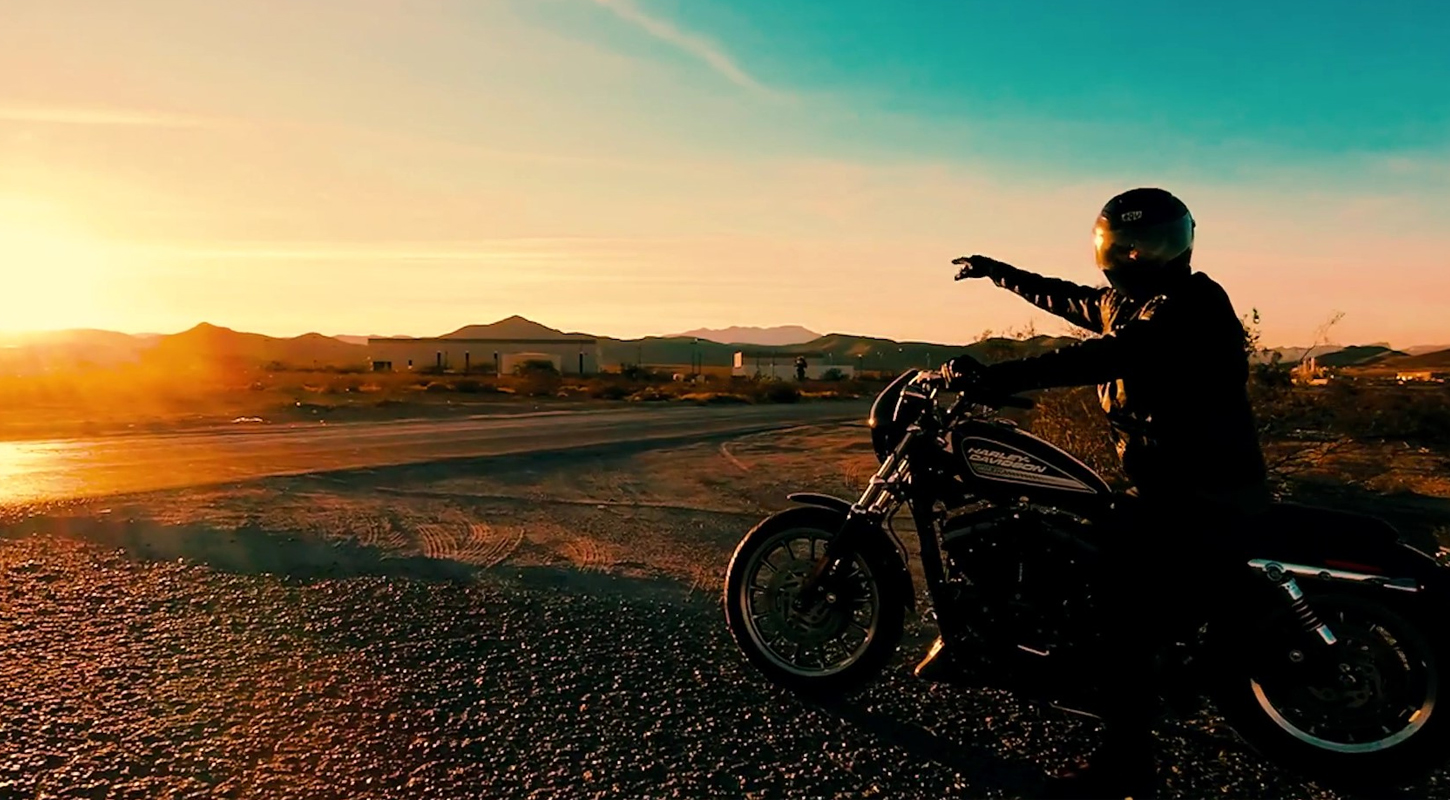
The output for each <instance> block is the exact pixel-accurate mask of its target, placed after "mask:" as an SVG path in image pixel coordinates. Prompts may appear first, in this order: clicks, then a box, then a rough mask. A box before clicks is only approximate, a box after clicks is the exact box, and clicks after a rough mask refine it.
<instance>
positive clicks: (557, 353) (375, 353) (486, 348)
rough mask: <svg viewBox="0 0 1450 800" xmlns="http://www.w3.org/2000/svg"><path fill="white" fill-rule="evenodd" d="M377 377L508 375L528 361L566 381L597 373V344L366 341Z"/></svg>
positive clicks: (578, 340) (582, 340)
mask: <svg viewBox="0 0 1450 800" xmlns="http://www.w3.org/2000/svg"><path fill="white" fill-rule="evenodd" d="M368 359H369V361H370V362H371V363H372V368H373V371H375V372H408V371H416V370H425V369H431V370H436V371H440V372H497V373H498V374H502V375H508V374H511V373H512V372H513V371H514V370H515V369H516V368H517V367H518V366H519V365H521V364H524V363H526V362H529V361H548V362H550V363H552V364H553V365H554V368H555V369H557V370H558V371H559V372H561V373H563V374H566V375H590V374H593V373H595V372H598V371H599V343H598V342H597V341H596V340H594V339H590V338H587V337H568V338H560V339H450V338H447V337H439V338H426V339H425V338H418V339H408V338H396V339H369V340H368Z"/></svg>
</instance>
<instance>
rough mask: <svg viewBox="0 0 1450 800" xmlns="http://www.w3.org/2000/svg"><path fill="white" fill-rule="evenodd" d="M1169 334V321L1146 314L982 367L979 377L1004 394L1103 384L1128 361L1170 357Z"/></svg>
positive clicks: (1122, 370)
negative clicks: (1035, 352) (1082, 337)
mask: <svg viewBox="0 0 1450 800" xmlns="http://www.w3.org/2000/svg"><path fill="white" fill-rule="evenodd" d="M1173 333H1174V331H1173V329H1172V324H1171V322H1167V321H1164V320H1162V319H1161V318H1154V317H1151V316H1150V317H1148V318H1146V319H1138V320H1134V321H1133V322H1130V323H1128V324H1127V325H1124V326H1123V327H1122V328H1119V329H1118V330H1117V331H1114V332H1112V333H1108V334H1106V335H1104V336H1102V337H1100V338H1097V339H1088V340H1086V341H1082V342H1078V343H1077V344H1073V345H1068V346H1067V347H1064V348H1062V349H1060V350H1054V351H1052V352H1051V353H1043V354H1042V355H1040V356H1033V357H1031V358H1019V359H1016V360H1013V361H1003V362H1001V363H998V364H993V365H991V366H989V367H987V368H986V375H985V377H986V380H987V382H988V384H989V385H991V386H992V387H993V389H995V390H997V391H999V392H1002V393H1004V394H1015V393H1017V392H1025V391H1028V390H1029V389H1048V388H1051V387H1054V386H1085V385H1090V384H1096V383H1106V382H1108V381H1112V380H1116V379H1118V378H1121V377H1124V373H1125V371H1127V370H1128V369H1130V368H1132V366H1133V365H1143V364H1162V363H1164V361H1165V360H1166V359H1168V358H1170V357H1171V356H1172V353H1171V349H1172V347H1173V342H1174V341H1175V339H1174V337H1173V335H1172V334H1173ZM1139 368H1141V366H1140V367H1139Z"/></svg>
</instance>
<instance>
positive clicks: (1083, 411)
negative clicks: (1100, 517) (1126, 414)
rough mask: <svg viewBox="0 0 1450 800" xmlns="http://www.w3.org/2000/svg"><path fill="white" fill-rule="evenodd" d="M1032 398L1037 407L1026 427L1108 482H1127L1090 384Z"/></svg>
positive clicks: (1105, 418)
mask: <svg viewBox="0 0 1450 800" xmlns="http://www.w3.org/2000/svg"><path fill="white" fill-rule="evenodd" d="M1035 399H1036V401H1037V407H1036V408H1034V409H1033V410H1032V412H1031V414H1029V415H1028V421H1027V427H1028V429H1030V430H1031V431H1032V432H1033V433H1035V434H1037V435H1038V436H1041V437H1042V438H1044V439H1046V440H1047V441H1049V442H1052V443H1053V444H1055V445H1057V446H1058V447H1061V448H1062V449H1064V450H1066V451H1068V452H1069V453H1072V454H1073V455H1074V456H1077V457H1078V458H1079V459H1080V460H1081V461H1082V462H1083V463H1084V464H1087V465H1088V466H1090V467H1092V468H1093V469H1094V470H1096V471H1097V472H1098V474H1100V475H1102V476H1103V478H1104V479H1105V480H1107V481H1108V482H1109V483H1123V482H1125V481H1126V478H1125V477H1124V476H1123V470H1122V465H1121V464H1120V463H1119V461H1118V451H1117V448H1116V446H1115V445H1114V443H1113V435H1112V429H1111V428H1109V427H1108V421H1107V416H1106V415H1105V414H1104V413H1103V408H1102V405H1101V404H1100V402H1099V401H1098V396H1097V391H1096V390H1095V389H1094V388H1093V387H1091V386H1074V387H1071V388H1067V389H1052V390H1049V391H1046V392H1041V393H1039V394H1038V396H1037V397H1036V398H1035Z"/></svg>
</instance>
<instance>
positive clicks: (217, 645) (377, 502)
mask: <svg viewBox="0 0 1450 800" xmlns="http://www.w3.org/2000/svg"><path fill="white" fill-rule="evenodd" d="M857 438H859V436H858V434H857V433H855V432H850V431H848V432H846V433H844V434H842V435H841V436H839V437H837V438H836V439H829V438H825V439H823V438H822V437H821V436H820V435H819V432H811V431H805V432H802V433H801V434H800V437H799V440H798V441H795V442H794V443H792V440H790V439H789V438H788V437H781V436H775V437H773V438H770V439H768V440H767V439H762V438H759V437H757V438H753V439H747V440H742V441H740V442H737V443H735V444H733V445H731V446H730V447H729V448H726V447H722V446H720V445H718V444H709V445H700V446H695V447H688V448H683V449H677V450H671V451H663V450H650V449H647V448H646V449H642V450H639V451H637V452H628V453H620V452H612V453H605V454H593V455H589V454H575V455H571V456H568V457H562V456H550V457H541V458H532V457H530V458H517V459H505V460H494V461H490V462H488V463H487V464H484V463H469V464H466V465H464V467H466V468H460V467H459V466H458V465H453V466H450V467H447V468H444V467H437V468H434V467H409V468H405V469H394V470H373V471H367V472H366V473H365V474H347V475H333V476H315V477H313V478H288V479H275V480H269V481H262V482H254V483H248V484H241V485H237V486H234V487H224V488H218V489H210V490H206V491H190V492H182V493H172V494H167V495H156V496H148V497H143V498H113V499H112V500H108V501H106V503H104V504H103V505H104V506H105V507H101V506H100V505H90V506H86V505H79V506H71V507H64V506H53V507H50V508H46V509H34V508H32V509H29V510H24V509H21V510H18V511H16V510H12V511H14V512H15V514H16V516H12V517H5V516H4V515H0V800H8V798H61V797H92V798H164V797H257V798H304V797H305V798H332V797H338V798H342V797H347V798H352V797H362V798H392V797H399V798H402V797H407V798H453V797H460V798H462V797H469V798H473V797H508V798H515V797H521V798H553V797H559V798H598V797H611V798H613V797H618V798H639V797H649V798H654V797H731V798H836V797H851V798H856V797H861V798H866V797H882V798H917V797H921V798H940V797H1031V796H1033V794H1034V793H1035V792H1036V791H1037V790H1038V788H1039V787H1040V785H1041V778H1040V775H1041V769H1042V768H1043V767H1050V766H1054V765H1057V764H1060V763H1062V762H1064V761H1065V760H1068V759H1071V758H1074V757H1077V756H1079V755H1081V754H1083V753H1085V752H1087V751H1089V750H1090V749H1091V748H1092V747H1093V746H1094V745H1095V743H1096V737H1097V731H1096V729H1095V727H1094V726H1093V725H1092V724H1090V723H1088V722H1086V721H1083V720H1081V719H1080V718H1076V717H1072V716H1069V715H1066V714H1064V713H1062V712H1058V711H1054V710H1052V709H1050V708H1045V707H1042V706H1039V705H1035V704H1030V703H1024V702H1019V701H1017V700H1016V699H1014V698H1013V697H1012V696H1010V695H1007V694H1005V693H1001V692H993V691H984V690H983V691H967V690H961V689H955V688H950V687H933V686H929V685H925V684H923V683H921V682H919V681H916V680H915V679H913V678H912V677H911V676H910V674H909V663H908V662H909V661H910V660H914V659H915V658H916V657H917V656H919V654H920V653H921V652H922V651H923V649H924V647H923V643H924V642H925V641H926V640H927V639H928V638H929V637H930V635H931V632H930V631H929V630H928V629H926V628H924V627H923V626H922V625H920V624H917V623H915V622H914V621H913V622H910V623H909V627H910V630H909V637H908V639H909V641H908V644H907V646H906V647H905V648H904V649H903V655H902V657H901V658H900V659H899V660H898V663H896V664H894V665H892V667H891V668H890V669H889V670H888V674H887V675H886V676H885V677H884V679H883V680H882V681H881V682H880V683H879V684H878V685H876V686H874V687H873V688H872V689H870V690H869V691H868V692H867V693H865V694H864V695H863V696H861V697H858V698H854V699H852V700H850V701H849V702H842V703H840V704H837V705H833V706H830V707H819V706H811V705H805V704H803V703H802V702H801V701H800V700H798V699H796V698H795V697H793V696H790V695H787V694H785V693H782V692H780V691H778V690H776V689H774V688H773V687H771V686H770V685H768V684H766V683H764V682H763V681H762V680H761V679H760V678H759V677H758V676H757V675H756V674H755V673H754V672H753V671H752V670H751V669H750V668H749V667H748V666H747V665H745V664H744V662H743V659H742V658H741V656H740V655H739V653H738V651H737V650H736V648H735V646H734V644H733V642H731V641H730V638H729V635H728V633H727V632H726V630H725V625H724V619H723V614H722V613H721V611H720V608H719V605H718V600H717V596H716V592H717V591H718V589H717V588H716V587H718V586H719V577H720V575H721V573H722V572H723V568H724V562H725V559H726V558H727V557H728V554H729V550H730V547H731V546H732V545H733V543H734V541H735V539H736V538H738V536H739V534H740V532H741V531H743V530H744V528H745V526H748V524H749V522H750V521H751V520H752V519H754V518H756V517H757V516H758V515H759V513H762V512H763V511H764V510H766V508H767V507H768V506H769V505H770V504H771V503H776V504H778V503H779V502H780V495H781V494H782V493H783V491H784V490H785V489H789V488H796V487H800V486H807V487H811V488H827V489H832V490H836V491H842V492H848V491H849V487H850V485H851V484H852V483H854V482H855V481H856V480H858V479H859V477H860V476H859V475H856V474H855V473H857V472H860V469H861V465H860V464H857V465H856V466H855V467H851V466H849V464H850V463H852V460H853V459H855V460H856V461H862V463H866V462H865V461H864V460H863V459H869V454H861V453H855V450H856V449H860V448H859V447H857V445H855V444H852V442H855V440H856V439H857ZM832 448H839V449H838V450H833V449H832ZM853 448H854V449H853ZM853 453H855V454H854V455H852V454H853ZM722 463H725V464H727V465H733V466H731V469H733V470H734V473H730V472H729V471H722V470H721V469H719V468H718V467H719V466H720V464H722ZM842 464H846V465H848V466H846V467H842V466H840V465H842ZM868 474H869V473H868ZM692 509H693V510H692ZM37 514H43V516H37ZM1159 742H1160V749H1159V756H1160V763H1161V768H1162V779H1163V782H1164V784H1165V787H1166V788H1165V792H1164V796H1168V797H1187V798H1202V797H1232V798H1325V799H1328V798H1334V797H1336V795H1335V794H1333V793H1331V792H1328V791H1325V790H1323V789H1320V788H1318V787H1315V786H1313V785H1310V784H1305V783H1303V782H1300V781H1298V780H1297V779H1295V778H1294V777H1293V776H1291V775H1286V774H1285V773H1283V772H1282V771H1281V770H1278V769H1276V768H1274V767H1272V766H1271V765H1268V764H1266V763H1265V762H1263V761H1262V760H1261V759H1259V758H1258V757H1257V756H1255V755H1253V754H1252V753H1250V752H1247V751H1246V750H1245V749H1244V748H1242V747H1241V746H1240V745H1239V744H1238V743H1237V742H1236V741H1235V740H1234V739H1233V738H1232V736H1231V735H1228V734H1226V733H1224V732H1222V731H1219V730H1217V729H1215V728H1214V727H1213V726H1212V724H1211V723H1210V722H1205V721H1201V720H1200V721H1186V722H1180V721H1167V722H1165V723H1163V724H1162V725H1161V726H1160V728H1159ZM1409 796H1414V797H1426V798H1450V786H1447V785H1446V783H1445V781H1444V777H1443V776H1437V777H1436V778H1435V779H1433V780H1432V781H1431V782H1429V783H1428V784H1427V785H1424V786H1421V787H1417V788H1416V789H1415V790H1414V791H1413V792H1412V793H1411V794H1410V795H1409Z"/></svg>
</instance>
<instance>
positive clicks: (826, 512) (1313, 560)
mask: <svg viewBox="0 0 1450 800" xmlns="http://www.w3.org/2000/svg"><path fill="white" fill-rule="evenodd" d="M952 395H953V393H952V392H950V391H948V387H947V385H946V382H945V380H944V379H943V377H942V376H941V375H940V374H939V373H935V372H930V371H921V370H912V371H909V372H907V373H905V374H903V375H901V376H900V377H898V378H897V379H896V380H895V381H894V382H893V383H891V384H890V385H889V386H888V387H887V388H886V389H884V390H883V391H882V392H881V394H880V395H879V396H878V397H877V398H876V401H875V403H874V405H873V406H872V409H871V416H870V420H869V425H870V429H871V438H872V443H873V446H874V449H875V452H876V456H877V458H878V460H879V462H880V467H879V469H878V470H877V471H876V473H875V475H874V476H872V478H871V479H870V482H869V484H868V485H867V486H866V488H865V490H864V491H863V493H862V494H861V496H860V497H859V498H857V499H856V500H855V501H854V502H853V501H850V500H845V499H840V498H836V497H832V496H827V495H822V494H814V493H798V494H792V495H790V496H789V497H790V499H791V500H792V501H793V502H794V503H796V504H797V505H796V506H795V507H792V508H790V509H788V510H785V511H782V512H779V513H776V514H773V515H771V516H769V517H767V518H766V519H764V520H763V521H761V522H760V523H759V524H757V525H756V526H755V527H754V528H753V529H752V530H751V531H750V532H749V533H747V534H746V536H745V537H744V538H743V539H742V540H741V541H740V543H739V545H738V546H737V547H736V549H735V553H734V555H733V557H732V558H731V560H730V566H729V569H728V571H727V576H726V582H725V588H724V605H725V612H726V618H727V622H728V624H729V628H730V631H731V634H732V635H733V637H734V639H735V641H736V643H737V644H738V645H739V647H740V649H741V650H742V651H743V653H744V655H745V656H746V658H747V659H748V660H749V662H750V663H751V664H753V665H754V666H755V667H756V668H757V669H759V671H760V672H762V673H763V674H764V675H765V676H766V677H767V678H768V679H769V680H771V681H772V682H774V683H776V684H777V685H780V686H782V687H785V688H787V689H790V690H794V691H797V692H801V693H804V694H809V695H814V696H817V697H840V696H844V695H847V694H849V693H850V692H852V691H854V690H856V689H859V688H861V687H863V686H864V685H865V684H867V683H869V682H870V681H872V680H873V679H875V678H876V677H877V676H878V675H879V674H880V673H881V672H882V670H883V669H884V668H885V667H886V665H887V664H888V663H889V662H890V661H891V659H892V658H893V657H894V655H895V654H896V651H897V649H898V647H899V645H900V642H901V640H902V638H903V630H904V620H905V615H906V614H907V613H908V612H909V611H910V612H914V611H915V609H916V590H915V586H914V583H913V577H912V573H911V571H910V570H908V567H907V564H908V561H909V557H908V551H907V549H906V547H905V546H904V544H903V542H902V540H901V538H900V537H899V536H898V535H897V533H896V531H895V527H894V526H893V524H892V523H893V521H894V520H895V518H896V515H897V512H898V511H900V510H901V509H903V508H907V509H909V514H910V518H911V520H912V522H913V523H914V526H915V530H916V533H917V538H918V539H919V540H920V547H919V553H920V572H921V574H922V576H923V579H924V583H925V588H926V592H925V594H926V597H927V599H928V600H929V601H930V605H931V611H930V612H929V614H930V615H931V616H933V617H934V618H935V621H936V623H937V626H938V628H939V630H940V635H941V640H942V641H943V642H944V643H946V645H947V646H948V647H949V648H950V649H949V652H951V653H952V654H953V661H954V666H955V668H956V669H957V671H958V673H959V675H960V677H959V678H958V679H956V680H954V681H953V682H954V683H958V684H964V685H968V686H972V685H975V686H983V687H992V688H1004V689H1009V690H1013V691H1017V692H1020V693H1025V694H1027V695H1029V696H1032V697H1036V698H1038V699H1042V700H1046V701H1049V702H1052V703H1053V704H1054V705H1057V706H1058V707H1060V708H1065V709H1068V710H1074V711H1078V712H1081V713H1085V714H1089V715H1100V713H1101V711H1102V705H1101V703H1102V702H1104V699H1105V698H1103V697H1102V696H1095V695H1094V694H1093V687H1092V686H1090V685H1089V686H1084V685H1083V683H1084V682H1083V681H1082V680H1081V676H1082V675H1083V674H1086V672H1087V671H1086V670H1085V669H1084V667H1085V665H1087V664H1088V663H1089V662H1092V663H1094V664H1099V665H1100V664H1102V663H1103V655H1102V653H1101V652H1100V651H1095V650H1094V646H1095V643H1097V642H1099V641H1100V640H1101V638H1102V631H1103V625H1102V616H1101V615H1100V614H1098V613H1096V612H1098V611H1100V609H1097V608H1096V607H1095V603H1094V597H1095V595H1100V592H1095V588H1094V587H1095V584H1096V585H1100V583H1099V582H1100V581H1101V580H1103V579H1104V575H1105V573H1106V570H1105V569H1104V565H1105V563H1106V562H1105V559H1109V558H1116V557H1118V556H1117V555H1114V553H1115V551H1114V550H1113V548H1112V546H1111V545H1112V544H1113V533H1114V529H1115V524H1114V520H1115V519H1116V518H1117V517H1118V515H1119V514H1121V513H1122V511H1123V508H1124V506H1125V505H1127V504H1130V503H1131V502H1132V498H1131V497H1128V496H1125V495H1123V494H1120V493H1114V492H1113V491H1112V490H1111V489H1110V488H1109V486H1108V484H1107V483H1106V482H1105V481H1104V480H1103V479H1102V478H1101V477H1100V476H1099V475H1097V474H1096V473H1095V472H1094V471H1093V470H1092V469H1090V468H1089V467H1087V466H1086V465H1085V464H1083V463H1082V462H1081V461H1079V460H1078V459H1076V458H1074V457H1073V456H1072V455H1070V454H1068V453H1067V452H1065V451H1063V450H1061V449H1059V448H1058V447H1056V446H1054V445H1052V444H1050V443H1049V442H1047V441H1045V440H1043V439H1041V438H1039V437H1037V436H1034V435H1032V434H1031V433H1028V432H1026V431H1024V430H1022V429H1020V428H1019V427H1018V426H1017V425H1016V424H1015V423H1014V422H1012V421H1011V420H1008V419H1005V418H1003V417H1002V413H1001V411H1002V409H1003V408H1007V407H1019V408H1031V406H1032V403H1031V401H1030V400H1028V399H1027V398H1022V397H989V396H980V395H978V394H976V393H974V390H970V389H968V390H964V391H962V392H960V393H956V394H955V397H954V399H952V400H951V401H950V402H948V401H947V400H948V398H949V397H951V396H952ZM1253 525H1254V530H1253V535H1252V536H1251V537H1249V538H1248V541H1251V542H1252V543H1253V544H1252V546H1253V547H1254V548H1256V550H1255V552H1254V553H1253V555H1252V557H1251V558H1249V559H1247V560H1246V562H1245V563H1244V565H1243V566H1244V569H1243V570H1242V573H1243V578H1244V580H1246V581H1247V582H1248V583H1247V584H1246V585H1245V586H1243V587H1239V586H1236V585H1226V586H1224V587H1221V591H1220V592H1209V593H1207V594H1208V595H1209V597H1208V600H1207V601H1206V602H1199V603H1196V604H1195V603H1192V602H1187V601H1186V600H1185V599H1184V598H1177V597H1173V596H1164V595H1163V592H1164V591H1165V590H1164V589H1161V588H1159V589H1153V590H1152V591H1153V592H1154V594H1152V595H1149V596H1145V597H1143V598H1142V602H1144V603H1151V604H1155V605H1160V606H1164V607H1167V608H1170V609H1172V610H1173V613H1172V614H1170V615H1169V616H1170V617H1171V619H1168V620H1166V621H1164V622H1163V623H1162V624H1160V625H1157V626H1156V628H1157V629H1156V630H1152V631H1145V632H1144V634H1143V635H1145V636H1151V637H1152V648H1153V651H1154V653H1156V657H1155V664H1156V667H1155V671H1154V676H1155V685H1156V686H1157V687H1158V694H1159V697H1160V699H1162V700H1163V701H1165V702H1166V703H1167V704H1168V705H1169V706H1170V708H1172V709H1173V710H1177V711H1178V712H1179V713H1187V714H1192V713H1196V712H1197V710H1198V709H1200V708H1201V707H1202V703H1201V701H1202V699H1203V698H1205V697H1206V698H1208V699H1209V700H1210V701H1211V702H1212V703H1213V705H1214V707H1215V708H1216V709H1217V711H1218V713H1220V714H1221V715H1222V716H1223V717H1224V718H1226V721H1227V722H1228V724H1229V725H1230V726H1231V727H1232V728H1233V730H1234V731H1235V732H1236V733H1237V734H1238V735H1239V736H1240V737H1241V738H1242V739H1244V740H1245V741H1247V742H1248V744H1250V745H1251V746H1252V747H1254V748H1255V749H1257V750H1258V751H1260V752H1261V753H1262V754H1264V755H1265V756H1267V757H1268V758H1270V759H1271V760H1272V761H1275V762H1276V763H1278V764H1280V765H1282V766H1286V767H1289V768H1291V769H1294V770H1296V771H1298V772H1300V773H1302V774H1304V775H1305V776H1306V777H1309V778H1311V779H1315V780H1319V781H1321V782H1327V783H1331V784H1338V785H1345V786H1356V787H1364V786H1382V785H1386V784H1404V783H1406V782H1409V781H1413V780H1415V779H1416V778H1417V777H1418V776H1421V775H1423V774H1425V773H1426V772H1428V771H1429V770H1431V769H1433V768H1434V767H1436V766H1437V765H1439V764H1440V763H1441V761H1442V760H1443V759H1444V758H1445V756H1446V753H1447V750H1450V707H1443V708H1442V707H1441V705H1440V704H1439V690H1440V684H1441V681H1442V674H1443V670H1444V669H1446V668H1447V667H1450V631H1447V628H1446V626H1445V625H1444V624H1443V622H1442V621H1441V618H1440V616H1439V614H1440V612H1441V609H1443V608H1445V607H1446V598H1447V595H1450V561H1447V559H1446V558H1445V553H1444V551H1441V552H1440V553H1437V554H1430V553H1428V552H1425V551H1423V550H1420V549H1417V548H1415V547H1413V546H1411V545H1409V544H1407V543H1405V542H1403V541H1401V539H1400V537H1399V535H1398V533H1397V531H1396V530H1395V529H1394V528H1393V527H1391V526H1390V525H1388V524H1387V523H1385V522H1383V521H1381V520H1378V519H1374V518H1371V517H1365V516H1360V515H1355V514H1346V513H1342V512H1334V511H1328V510H1324V509H1317V508H1311V507H1307V506H1300V505H1296V504H1290V503H1276V504H1275V505H1274V506H1273V507H1272V508H1271V509H1270V510H1268V511H1266V512H1264V513H1262V514H1259V515H1257V516H1256V517H1255V518H1254V522H1253ZM1164 535H1171V532H1165V534H1164ZM1182 566H1183V565H1181V564H1180V565H1175V564H1173V563H1161V564H1156V565H1153V566H1152V567H1151V569H1153V570H1154V571H1156V572H1159V573H1167V574H1168V575H1169V576H1171V575H1172V573H1174V572H1175V571H1177V570H1181V567H1182ZM1146 585H1148V582H1146V581H1145V586H1146ZM1145 591H1147V590H1145ZM1230 592H1231V593H1232V596H1229V595H1228V594H1227V593H1230ZM1199 594H1204V593H1199ZM1246 611H1247V613H1245V612H1246ZM1447 688H1450V687H1447ZM1195 703H1197V705H1195ZM1095 704H1096V705H1095Z"/></svg>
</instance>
